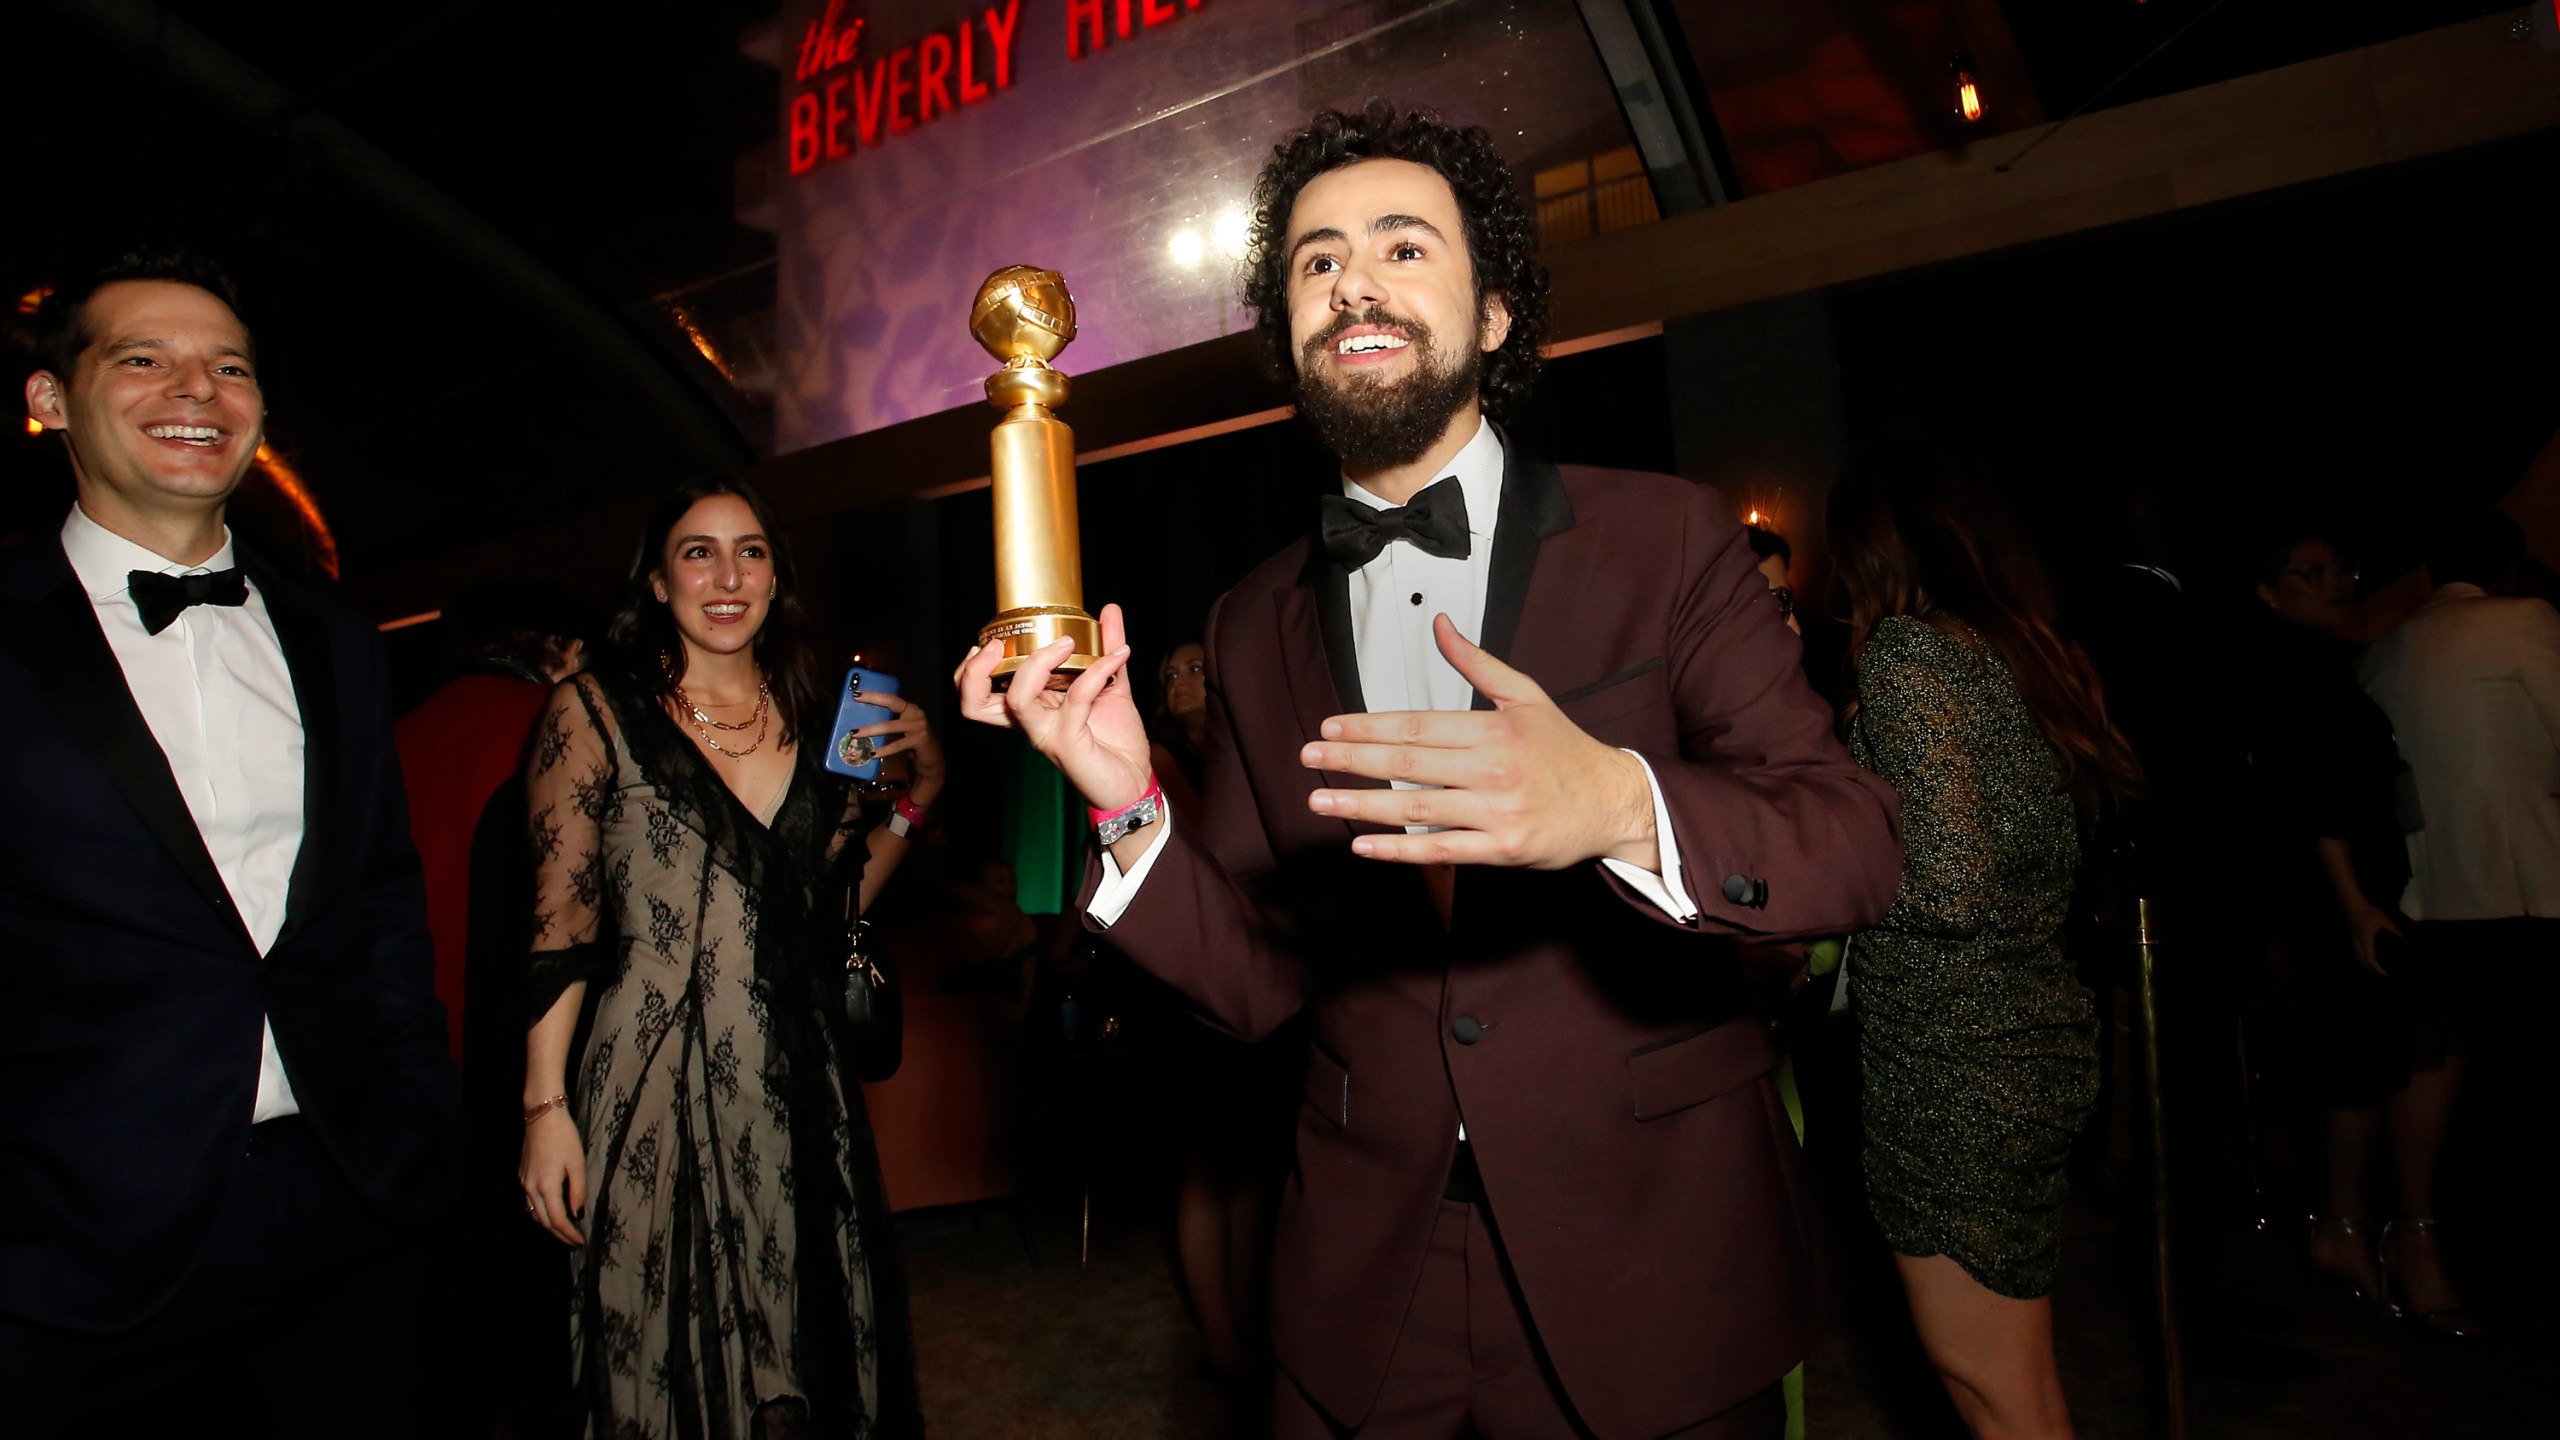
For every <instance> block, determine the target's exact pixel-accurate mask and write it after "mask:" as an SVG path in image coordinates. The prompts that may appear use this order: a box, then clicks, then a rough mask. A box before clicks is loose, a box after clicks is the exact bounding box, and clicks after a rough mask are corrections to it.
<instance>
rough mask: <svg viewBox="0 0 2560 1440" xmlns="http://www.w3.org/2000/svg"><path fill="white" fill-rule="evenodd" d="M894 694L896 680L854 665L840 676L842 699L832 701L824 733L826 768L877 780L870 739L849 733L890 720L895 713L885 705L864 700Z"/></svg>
mask: <svg viewBox="0 0 2560 1440" xmlns="http://www.w3.org/2000/svg"><path fill="white" fill-rule="evenodd" d="M897 693H898V678H897V677H896V676H894V675H883V674H881V673H880V672H879V671H877V670H865V669H863V668H862V667H861V666H859V665H856V666H854V667H853V668H852V669H850V670H847V671H846V672H845V673H844V698H843V699H842V700H839V701H837V702H836V723H835V728H834V729H832V730H829V731H828V732H827V768H828V769H830V770H832V771H834V772H835V773H837V774H838V775H842V776H844V777H846V778H847V779H852V780H877V779H879V778H880V762H879V760H878V759H876V758H874V757H873V755H872V753H871V750H872V745H873V742H874V739H875V738H876V737H872V736H856V735H855V734H854V733H853V732H854V731H856V730H859V729H861V728H862V727H863V726H865V725H877V724H879V723H880V722H881V721H883V720H894V719H896V718H897V713H896V712H895V711H893V710H891V709H890V708H889V707H888V706H886V705H881V704H877V703H875V702H873V701H872V700H869V699H866V698H865V697H866V696H873V695H895V694H897Z"/></svg>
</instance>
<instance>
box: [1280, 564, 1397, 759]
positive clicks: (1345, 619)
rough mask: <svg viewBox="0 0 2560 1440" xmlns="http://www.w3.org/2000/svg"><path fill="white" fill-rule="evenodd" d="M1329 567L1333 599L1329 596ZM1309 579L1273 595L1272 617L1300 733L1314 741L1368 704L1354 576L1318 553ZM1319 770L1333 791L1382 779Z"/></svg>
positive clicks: (1309, 566)
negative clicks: (1354, 638) (1329, 724)
mask: <svg viewBox="0 0 2560 1440" xmlns="http://www.w3.org/2000/svg"><path fill="white" fill-rule="evenodd" d="M1328 572H1329V573H1330V576H1331V580H1330V584H1331V588H1332V591H1333V598H1332V599H1331V600H1327V599H1326V598H1325V594H1326V588H1327V584H1328V581H1327V574H1328ZM1305 580H1306V583H1304V584H1301V585H1293V586H1291V587H1289V588H1288V589H1285V590H1281V591H1279V592H1277V593H1276V594H1274V595H1273V596H1272V597H1271V599H1272V620H1273V622H1274V623H1275V624H1276V625H1277V627H1278V629H1279V633H1280V662H1281V673H1282V675H1283V677H1284V678H1285V679H1286V680H1287V682H1288V686H1289V703H1290V708H1291V710H1292V711H1293V713H1294V714H1295V715H1296V716H1297V720H1298V733H1299V735H1300V736H1301V737H1303V738H1304V739H1307V740H1313V739H1315V738H1316V736H1317V735H1318V734H1319V733H1320V731H1321V727H1322V726H1323V725H1324V722H1325V721H1327V720H1329V719H1331V718H1333V717H1334V716H1336V715H1348V714H1353V713H1355V712H1357V711H1359V710H1360V709H1362V708H1363V707H1362V706H1361V704H1360V668H1359V662H1358V658H1357V656H1356V655H1355V654H1354V653H1353V651H1352V648H1351V589H1350V582H1349V577H1347V576H1345V575H1344V574H1343V572H1342V569H1341V567H1339V566H1337V565H1334V564H1332V563H1331V562H1329V561H1327V560H1326V559H1325V558H1324V557H1323V556H1322V555H1318V556H1317V557H1316V558H1315V559H1314V560H1313V561H1311V562H1310V563H1309V565H1308V569H1307V574H1306V577H1305ZM1337 635H1338V636H1339V637H1340V638H1339V639H1336V638H1335V637H1336V636H1337ZM1346 689H1347V692H1348V693H1345V692H1346ZM1316 773H1317V775H1318V776H1319V777H1320V778H1321V779H1322V780H1323V782H1324V787H1325V788H1326V789H1328V790H1355V789H1375V788H1377V786H1378V784H1379V783H1380V782H1378V781H1375V780H1369V779H1364V778H1362V777H1360V776H1358V775H1344V774H1341V773H1339V772H1336V771H1332V770H1320V771H1317V772H1316Z"/></svg>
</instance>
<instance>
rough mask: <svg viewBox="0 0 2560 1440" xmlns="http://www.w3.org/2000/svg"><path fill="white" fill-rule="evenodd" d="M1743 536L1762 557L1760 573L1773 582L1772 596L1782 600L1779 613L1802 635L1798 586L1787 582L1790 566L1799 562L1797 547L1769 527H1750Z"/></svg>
mask: <svg viewBox="0 0 2560 1440" xmlns="http://www.w3.org/2000/svg"><path fill="white" fill-rule="evenodd" d="M1742 533H1743V534H1744V535H1746V536H1748V537H1749V538H1750V541H1751V553H1752V554H1754V555H1757V556H1759V557H1760V567H1759V568H1760V573H1761V575H1762V576H1764V577H1766V578H1767V580H1768V582H1769V593H1770V594H1772V595H1774V596H1776V597H1778V613H1779V614H1780V615H1781V616H1784V617H1785V618H1786V622H1787V628H1788V629H1790V630H1793V631H1794V632H1796V633H1797V634H1798V635H1802V634H1803V633H1804V626H1802V625H1800V624H1798V623H1797V622H1796V592H1795V587H1794V586H1792V585H1789V584H1788V583H1787V567H1788V566H1790V565H1793V564H1794V563H1795V558H1796V552H1795V550H1794V548H1793V547H1792V546H1790V545H1788V544H1787V537H1786V536H1784V535H1781V534H1779V533H1778V532H1777V531H1775V530H1772V529H1770V528H1768V527H1767V526H1765V525H1746V526H1744V527H1743V531H1742Z"/></svg>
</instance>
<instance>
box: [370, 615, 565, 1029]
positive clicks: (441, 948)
mask: <svg viewBox="0 0 2560 1440" xmlns="http://www.w3.org/2000/svg"><path fill="white" fill-rule="evenodd" d="M443 624H444V625H445V627H446V628H447V631H448V633H449V634H450V635H451V637H452V638H451V643H450V644H449V646H448V647H447V653H448V654H449V655H450V656H451V657H452V668H453V671H454V677H453V678H452V679H451V680H448V681H446V682H445V683H444V684H443V685H442V686H441V687H439V688H438V689H437V690H436V692H435V693H434V694H433V695H430V696H428V697H427V698H426V699H425V700H423V701H421V702H419V704H418V706H417V707H416V708H415V709H413V710H411V711H410V712H409V713H408V714H406V715H403V716H401V717H400V719H399V720H398V721H397V722H395V723H394V724H393V726H392V728H391V735H392V742H393V743H394V744H395V745H397V746H398V747H399V750H400V773H401V775H402V777H403V778H404V780H405V781H406V782H407V787H408V793H409V833H410V835H411V836H412V837H413V838H414V839H415V840H416V841H417V845H418V861H419V864H420V865H421V866H422V867H423V868H424V869H425V870H426V878H427V928H428V930H429V931H430V932H431V933H432V934H433V935H434V936H435V942H436V998H437V999H438V1000H441V1001H443V1002H444V1008H445V1017H446V1021H447V1024H448V1025H449V1026H450V1028H451V1032H452V1045H453V1054H454V1058H455V1059H456V1060H460V1059H461V1058H462V1029H463V1026H462V1022H463V1013H464V1008H463V992H464V985H463V975H464V954H465V949H466V941H467V940H468V938H469V933H470V925H471V891H472V880H473V875H472V865H471V844H472V836H473V833H474V832H475V831H476V830H478V828H479V826H480V817H481V813H482V812H483V811H484V810H486V809H487V808H488V805H489V801H490V799H491V797H493V796H495V795H496V794H497V793H498V791H499V790H500V789H501V788H502V787H504V786H505V785H506V783H507V782H508V781H509V780H511V779H514V778H515V777H516V775H517V773H518V772H519V771H520V770H521V769H522V768H523V764H524V742H525V739H526V737H527V736H530V735H531V734H532V733H533V722H534V719H535V718H536V717H537V716H539V715H540V714H541V713H542V702H543V698H544V697H545V696H547V695H548V694H550V692H551V687H552V686H553V685H555V684H557V683H559V682H560V681H562V680H565V679H567V678H568V677H569V676H571V675H573V674H576V673H577V671H578V669H579V668H580V666H581V665H583V664H584V657H585V652H586V646H587V640H588V637H589V636H591V635H592V634H593V633H594V632H595V629H596V625H595V622H594V620H593V618H592V617H591V616H590V615H589V614H588V613H587V610H586V607H585V606H583V605H581V604H580V603H579V602H578V601H577V600H576V599H575V598H574V597H572V596H570V595H569V594H567V593H566V592H564V591H562V590H561V589H559V588H558V587H557V586H553V585H548V584H545V583H542V582H540V581H511V582H500V583H493V584H484V585H478V586H473V587H471V588H470V589H467V590H464V591H463V592H462V593H461V594H459V595H456V596H455V597H454V600H453V603H452V604H450V605H448V606H446V607H445V611H444V617H443ZM517 828H521V827H517ZM516 1038H519V1037H510V1040H511V1042H512V1041H513V1040H514V1039H516Z"/></svg>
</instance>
